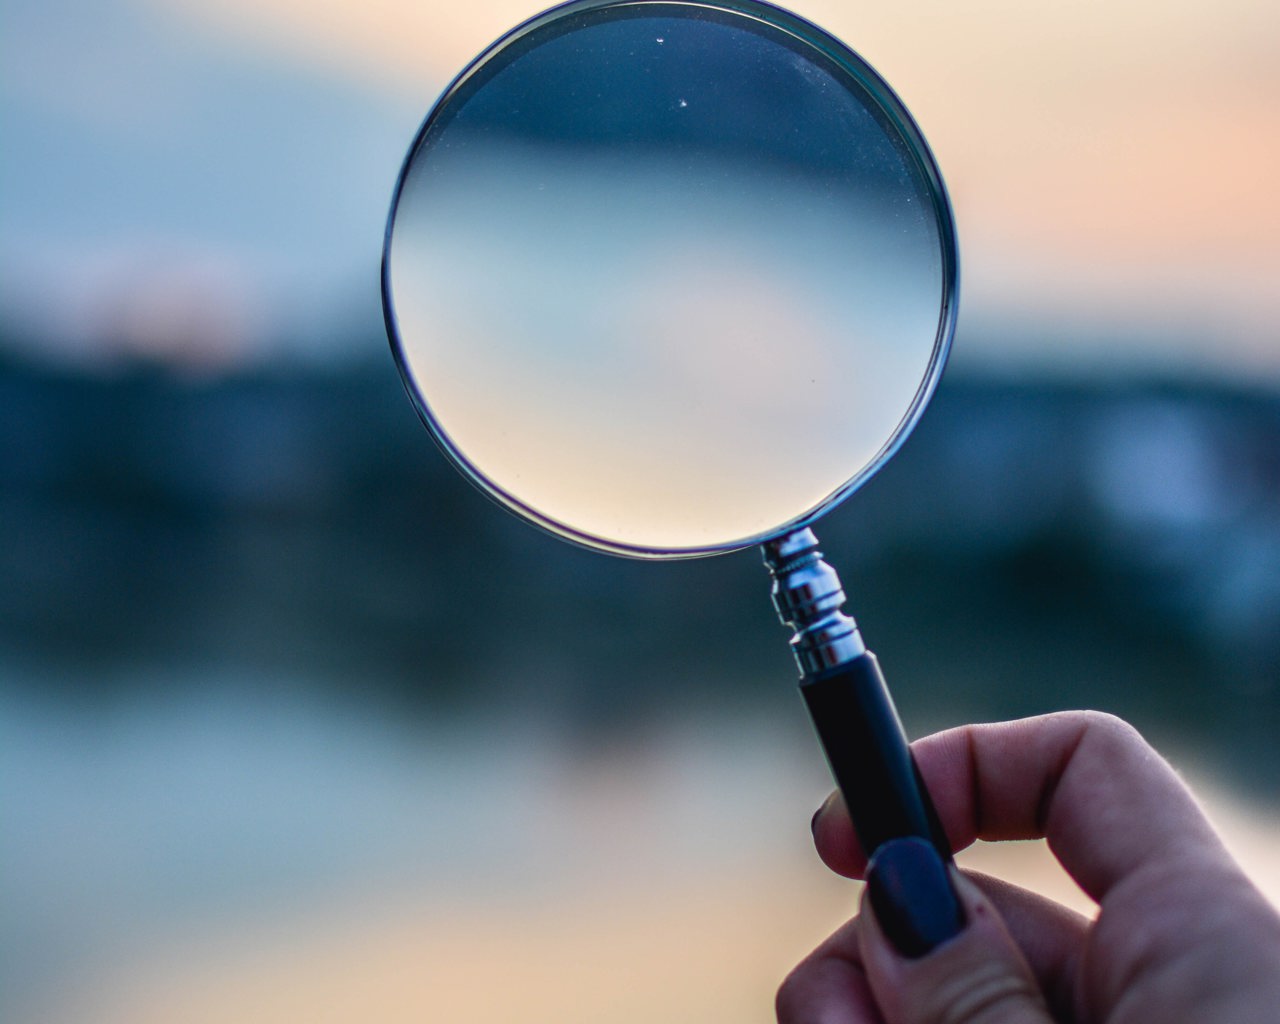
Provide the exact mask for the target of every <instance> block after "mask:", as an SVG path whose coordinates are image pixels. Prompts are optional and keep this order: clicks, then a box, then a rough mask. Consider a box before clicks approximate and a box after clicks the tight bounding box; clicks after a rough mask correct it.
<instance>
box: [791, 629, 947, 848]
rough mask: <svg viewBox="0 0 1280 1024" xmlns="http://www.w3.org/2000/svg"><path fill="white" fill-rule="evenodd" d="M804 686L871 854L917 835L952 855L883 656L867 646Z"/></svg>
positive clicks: (829, 758) (829, 757)
mask: <svg viewBox="0 0 1280 1024" xmlns="http://www.w3.org/2000/svg"><path fill="white" fill-rule="evenodd" d="M800 692H801V693H802V694H804V699H805V703H806V704H807V705H808V706H809V714H810V715H811V716H812V717H813V724H814V726H815V728H816V729H817V732H818V738H819V740H821V742H822V748H823V750H824V751H825V752H826V755H827V762H828V764H830V765H831V774H832V775H833V776H834V777H835V780H836V785H837V786H839V787H840V792H841V793H842V794H843V795H844V801H845V803H846V804H847V805H848V807H849V814H850V816H851V817H852V818H853V827H854V830H855V831H856V832H857V834H858V841H859V842H860V843H861V844H862V849H863V850H864V851H865V852H866V854H867V856H868V857H870V856H871V854H873V853H874V852H875V851H876V849H877V847H879V846H880V844H881V843H884V842H886V841H888V840H890V839H900V838H902V837H904V836H916V837H918V838H920V839H925V840H927V841H929V842H931V843H932V844H933V845H934V847H935V848H936V849H937V851H938V853H939V855H940V856H941V857H942V858H943V859H944V860H946V861H949V860H950V859H951V847H950V844H949V843H948V842H947V837H946V834H945V833H944V832H943V829H942V825H941V822H940V821H939V820H938V815H937V812H936V811H935V810H934V807H933V801H932V800H930V799H929V792H928V790H927V789H925V785H924V780H923V779H922V778H921V776H920V771H919V769H918V768H917V767H916V762H915V758H914V757H912V755H911V748H910V747H909V746H908V745H907V737H906V733H904V732H903V729H902V723H901V722H900V721H899V720H898V712H897V710H896V709H895V708H894V706H893V699H892V698H891V697H890V696H889V689H888V687H887V686H886V685H885V681H884V675H883V674H882V673H881V671H880V663H879V661H877V660H876V656H875V655H874V654H872V653H871V652H870V651H867V652H866V653H864V654H861V655H859V656H858V657H856V658H854V659H853V660H852V661H849V662H846V663H845V664H843V665H838V666H836V667H835V668H832V669H829V670H827V671H826V672H822V673H820V674H818V675H814V676H807V677H805V678H804V679H802V680H801V681H800Z"/></svg>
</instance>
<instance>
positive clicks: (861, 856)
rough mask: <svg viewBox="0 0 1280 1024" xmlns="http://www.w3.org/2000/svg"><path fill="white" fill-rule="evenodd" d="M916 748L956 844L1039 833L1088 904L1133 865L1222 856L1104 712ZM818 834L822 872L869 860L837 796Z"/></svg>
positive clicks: (818, 823) (1161, 772) (1175, 791)
mask: <svg viewBox="0 0 1280 1024" xmlns="http://www.w3.org/2000/svg"><path fill="white" fill-rule="evenodd" d="M912 751H913V753H914V754H915V757H916V761H917V763H918V764H919V766H920V772H921V774H922V775H923V776H924V779H925V783H926V784H927V786H928V788H929V792H930V794H931V795H932V797H933V801H934V804H935V806H936V807H937V810H938V816H939V818H940V819H941V821H942V824H943V827H944V829H945V830H946V833H947V838H948V839H949V840H950V842H951V846H952V849H956V850H959V849H963V848H964V847H966V846H968V845H969V844H970V843H972V842H973V841H974V840H975V839H990V840H999V839H1039V838H1047V839H1048V841H1049V847H1050V849H1051V850H1052V851H1053V853H1054V855H1055V856H1056V857H1057V858H1058V860H1059V861H1060V862H1061V864H1062V866H1063V867H1064V868H1065V869H1066V871H1067V872H1068V874H1070V875H1071V876H1072V878H1074V879H1075V880H1076V882H1077V883H1078V884H1079V885H1080V887H1081V888H1082V889H1083V890H1084V891H1085V892H1086V893H1087V894H1088V895H1089V896H1091V897H1092V898H1093V899H1094V900H1096V901H1099V902H1100V901H1101V900H1102V898H1103V896H1105V894H1106V892H1107V890H1108V889H1109V888H1110V887H1111V886H1112V885H1113V884H1115V882H1117V881H1119V880H1120V879H1122V878H1125V877H1126V876H1128V875H1131V874H1132V873H1133V872H1135V871H1137V870H1138V869H1140V868H1143V867H1158V866H1160V865H1162V864H1166V863H1167V864H1168V865H1170V866H1177V865H1179V864H1181V865H1186V864H1187V862H1188V860H1189V859H1196V858H1203V857H1206V856H1209V857H1212V858H1213V859H1215V860H1217V859H1225V858H1226V857H1227V855H1226V852H1225V850H1224V849H1223V847H1222V844H1221V842H1220V841H1219V840H1218V837H1217V835H1216V833H1215V832H1214V831H1213V827H1212V826H1211V825H1210V824H1209V823H1208V821H1207V820H1206V819H1205V817H1204V815H1203V813H1202V812H1201V811H1200V808H1199V806H1198V805H1197V804H1196V801H1195V798H1194V797H1193V796H1192V795H1191V793H1190V791H1189V790H1188V789H1187V787H1186V786H1185V785H1184V784H1183V782H1182V780H1181V779H1180V778H1178V776H1177V774H1176V773H1175V772H1174V770H1173V769H1172V768H1171V767H1170V766H1169V764H1168V762H1166V761H1165V760H1164V759H1163V758H1162V757H1160V755H1159V754H1157V753H1156V752H1155V751H1154V750H1153V749H1152V748H1151V747H1150V746H1149V745H1148V744H1147V743H1146V741H1145V740H1143V739H1142V737H1141V736H1140V735H1139V734H1138V732H1137V730H1135V729H1134V728H1133V727H1132V726H1130V725H1128V724H1127V723H1125V722H1123V721H1121V720H1120V719H1118V718H1115V717H1113V716H1111V715H1104V714H1100V713H1097V712H1088V711H1072V712H1060V713H1057V714H1052V715H1044V716H1041V717H1038V718H1026V719H1022V720H1020V721H1016V722H1004V723H999V724H994V725H969V726H963V727H961V728H958V729H950V730H948V731H946V732H941V733H937V734H936V735H933V736H929V737H926V738H925V739H921V740H918V741H917V742H916V743H914V744H912ZM814 837H815V841H816V842H817V845H818V852H819V853H820V854H821V856H822V859H823V860H824V861H826V863H827V864H828V866H830V867H831V868H832V869H833V870H835V871H838V872H839V873H841V874H846V875H849V876H851V877H855V878H860V877H861V876H862V874H863V872H864V871H865V870H866V860H867V858H866V854H865V853H864V851H862V850H861V849H860V848H859V847H858V842H857V839H856V838H855V837H854V834H853V828H852V825H851V824H850V823H849V819H848V813H847V812H846V811H845V809H844V806H843V803H842V802H841V801H839V800H833V801H828V803H827V805H826V806H824V808H823V809H822V811H821V812H820V813H819V815H818V816H817V818H815V820H814Z"/></svg>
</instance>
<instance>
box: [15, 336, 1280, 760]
mask: <svg viewBox="0 0 1280 1024" xmlns="http://www.w3.org/2000/svg"><path fill="white" fill-rule="evenodd" d="M366 349H367V350H368V351H370V352H371V353H376V354H377V355H376V357H372V358H370V359H369V360H367V361H366V362H363V363H356V364H347V365H343V366H330V367H327V368H325V367H316V366H312V367H304V366H300V365H297V364H289V365H287V366H286V365H281V366H275V367H272V366H262V367H258V368H257V369H255V370H251V371H250V370H246V371H243V372H241V373H239V374H236V375H230V376H219V377H216V378H214V377H210V378H197V377H183V376H181V375H177V374H174V373H173V372H171V371H169V370H167V369H166V368H164V367H163V366H159V365H151V364H142V363H136V364H130V365H119V366H116V367H114V368H112V369H110V370H109V371H99V372H93V373H86V372H82V371H75V370H72V369H67V368H62V369H59V368H56V367H52V366H49V365H43V364H41V365H37V364H34V363H31V362H25V361H21V360H19V359H17V358H16V357H13V356H9V357H4V359H3V360H2V361H0V437H3V438H4V445H3V447H2V448H0V535H2V536H3V537H4V543H3V545H0V579H2V580H3V587H0V673H6V674H8V675H9V676H10V679H9V682H8V683H7V684H5V685H8V686H10V687H13V686H18V687H21V686H27V685H39V686H41V687H56V688H59V689H61V690H64V691H65V693H66V696H67V698H68V699H74V700H77V701H79V700H98V699H102V700H110V699H113V698H114V697H119V696H122V695H127V696H128V697H129V699H133V698H134V697H136V696H137V694H136V693H132V692H130V691H131V689H132V688H135V687H139V686H150V687H155V686H160V685H168V686H182V685H193V684H192V682H191V680H192V679H194V678H198V677H199V676H200V674H201V673H202V672H203V671H204V670H206V669H208V668H210V667H213V668H216V669H217V670H218V671H220V672H224V673H231V674H235V673H237V672H239V673H243V674H244V675H245V676H246V677H248V678H253V679H255V680H259V681H262V680H268V681H269V680H280V681H282V682H281V685H285V682H283V681H287V684H288V685H291V686H296V685H306V686H313V687H317V688H324V689H332V690H334V691H337V692H340V693H343V694H347V695H355V696H356V698H357V699H359V700H361V701H369V702H374V703H381V704H383V705H385V706H386V707H387V708H389V709H391V710H392V711H393V712H394V713H396V714H403V715H405V716H408V717H413V716H422V715H429V716H433V717H435V716H439V715H441V714H452V713H471V712H477V711H478V712H492V711H495V710H498V709H501V710H503V711H505V712H514V713H524V712H525V711H527V712H529V713H538V714H546V715H554V716H558V717H560V718H562V719H567V720H569V721H571V722H573V723H575V724H577V725H579V726H581V727H582V729H583V730H584V731H586V732H590V733H593V734H599V733H602V732H606V733H607V731H608V730H610V729H623V728H627V727H629V726H631V725H634V724H635V723H638V722H644V721H646V720H650V719H652V718H653V717H654V716H657V715H662V714H666V713H669V712H670V710H671V709H672V708H677V709H678V708H690V707H701V708H703V709H708V708H715V707H717V706H723V705H726V704H733V705H742V704H750V703H753V702H754V703H759V702H760V701H762V700H765V699H774V695H776V694H777V693H779V692H780V691H785V690H787V689H788V688H789V686H790V683H791V680H792V679H793V676H794V670H793V668H792V665H791V662H790V657H789V655H788V653H787V651H786V644H785V639H786V633H785V631H784V630H783V629H782V627H781V626H780V625H778V624H777V622H776V620H775V619H774V617H773V613H772V609H771V608H770V607H769V602H768V599H767V577H766V574H765V572H764V570H763V568H762V567H761V566H760V565H759V560H758V557H757V556H756V555H755V554H754V553H740V554H737V555H731V556H726V557H721V558H714V559H702V560H697V561H692V562H682V563H674V564H667V563H663V564H649V563H642V562H632V561H627V560H623V559H615V558H610V557H607V556H603V555H598V554H594V553H591V552H586V551H581V550H578V549H576V548H573V547H572V546H570V545H567V544H564V543H562V542H561V541H558V540H556V539H554V538H551V537H548V536H545V535H543V534H541V533H539V532H538V531H536V530H533V529H531V528H530V527H528V526H526V525H524V524H522V523H519V522H517V521H516V520H515V519H514V518H513V517H511V516H509V515H508V514H507V513H505V512H503V511H502V510H500V509H498V508H497V507H496V506H494V505H492V504H491V503H490V502H488V501H487V500H485V499H484V498H482V497H481V496H480V495H479V494H478V493H477V492H476V491H475V490H474V489H473V488H471V487H470V486H469V485H468V484H467V483H466V482H464V481H463V480H462V479H461V477H460V476H458V474H456V473H455V471H454V470H453V469H452V468H451V467H450V466H448V465H447V464H446V462H445V461H444V459H443V458H442V457H441V456H440V455H439V453H438V452H436V450H435V448H434V446H433V445H432V443H431V441H430V439H429V438H428V436H427V434H426V432H425V431H424V430H423V429H422V427H421V426H420V425H419V424H418V422H417V420H416V418H415V416H414V414H413V412H412V410H411V407H410V405H409V403H408V402H407V400H406V399H405V398H404V395H403V393H402V392H401V389H400V385H399V383H398V381H397V379H396V375H395V371H394V369H393V368H392V364H391V359H390V356H389V355H387V356H385V357H384V356H383V355H382V353H383V351H384V346H383V345H382V343H381V341H380V340H379V339H375V338H371V339H370V340H369V343H368V345H367V346H366ZM962 358H963V357H961V362H959V363H957V364H956V365H953V367H952V369H951V370H950V371H949V372H948V376H947V378H946V379H945V380H944V382H943V385H942V387H941V389H940V390H939V393H938V395H937V398H936V399H935V402H934V404H933V406H932V407H931V409H930V410H929V412H928V413H927V415H926V416H925V418H924V420H923V422H922V424H921V426H920V427H919V429H918V431H917V433H916V434H915V435H914V436H913V437H912V439H911V440H910V441H909V442H908V444H907V445H906V447H905V448H904V449H903V451H902V452H901V454H900V455H899V456H898V458H897V459H896V460H895V461H894V462H893V463H892V464H891V465H890V466H889V467H888V468H886V469H885V470H884V471H883V472H882V473H881V475H880V476H879V477H877V478H876V479H875V480H873V481H872V482H871V483H870V484H869V485H868V486H867V487H866V488H865V490H864V491H862V492H861V493H859V494H858V495H856V496H855V497H854V498H853V499H852V500H850V501H848V502H846V504H845V505H844V506H843V507H842V508H840V509H838V510H837V511H835V512H834V513H833V514H831V515H830V516H829V517H828V518H827V520H826V521H824V522H822V523H820V524H819V526H818V532H819V535H820V536H821V537H822V538H823V542H824V549H825V550H826V552H827V555H828V558H829V559H830V560H831V561H832V562H833V563H834V564H835V565H836V566H837V567H838V568H839V569H840V571H841V574H842V576H843V577H844V580H845V585H846V589H847V591H848V592H849V595H850V611H851V612H853V613H854V614H855V615H856V616H857V617H858V618H859V621H860V622H861V624H862V627H863V631H864V633H865V635H866V636H867V638H868V641H869V643H870V644H871V645H872V646H873V647H874V648H875V649H876V650H877V651H878V652H879V653H880V655H881V658H882V660H883V661H884V663H885V665H886V668H887V670H888V672H889V674H890V679H891V683H892V685H893V686H894V688H895V691H896V693H897V695H898V699H899V703H900V705H901V707H902V710H903V713H904V717H905V718H906V719H907V722H908V725H909V727H910V728H911V731H912V732H913V733H914V732H919V731H921V730H922V729H924V728H932V727H937V726H941V725H945V724H949V723H954V722H958V721H964V720H972V719H980V718H994V717H1005V716H1010V715H1018V714H1029V713H1036V712H1040V711H1046V710H1050V709H1053V708H1059V707H1069V706H1094V707H1101V708H1106V709H1109V710H1113V711H1116V712H1118V713H1121V714H1124V715H1126V716H1128V717H1130V718H1133V719H1134V720H1135V721H1137V722H1138V723H1139V724H1140V725H1142V726H1143V727H1144V728H1147V729H1148V730H1149V731H1154V732H1156V733H1158V734H1160V736H1161V738H1168V737H1176V738H1178V739H1180V740H1182V741H1183V742H1184V743H1185V744H1189V745H1191V746H1192V747H1193V748H1194V747H1196V746H1197V745H1200V746H1201V747H1203V749H1205V750H1206V751H1210V754H1209V755H1208V756H1210V757H1212V758H1213V759H1215V760H1217V761H1219V762H1221V763H1222V764H1223V765H1227V766H1230V767H1231V768H1233V769H1235V770H1237V771H1238V772H1239V775H1240V779H1241V780H1242V781H1245V782H1252V783H1255V784H1262V785H1267V784H1274V783H1276V782H1280V744H1276V742H1275V737H1276V736H1277V735H1280V686H1278V685H1277V681H1278V679H1280V500H1278V498H1280V397H1278V396H1277V395H1275V394H1273V393H1269V392H1268V391H1266V390H1263V389H1257V390H1253V389H1250V388H1247V387H1242V386H1239V385H1228V384H1208V383H1195V384H1190V383H1180V382H1177V381H1173V380H1169V381H1163V382H1159V381H1151V380H1137V379H1127V380H1124V381H1121V382H1118V383H1117V382H1108V383H1105V384H1104V383H1098V382H1096V381H1094V382H1091V381H1088V380H1083V379H1081V380H1074V381H1067V380H1063V379H1056V380H1053V381H1048V380H1041V381H1035V380H1028V379H1023V378H1020V379H994V378H992V377H990V376H984V375H982V374H979V373H977V372H974V371H972V370H966V368H965V366H964V364H963V361H962ZM851 400H854V397H853V396H851ZM764 471H767V469H766V468H762V472H764ZM5 666H8V670H7V671H6V668H5ZM144 680H145V682H144ZM263 685H271V684H270V683H263ZM797 715H799V712H797Z"/></svg>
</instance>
